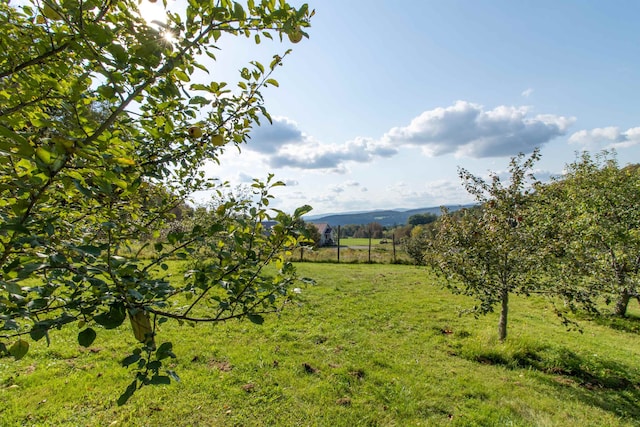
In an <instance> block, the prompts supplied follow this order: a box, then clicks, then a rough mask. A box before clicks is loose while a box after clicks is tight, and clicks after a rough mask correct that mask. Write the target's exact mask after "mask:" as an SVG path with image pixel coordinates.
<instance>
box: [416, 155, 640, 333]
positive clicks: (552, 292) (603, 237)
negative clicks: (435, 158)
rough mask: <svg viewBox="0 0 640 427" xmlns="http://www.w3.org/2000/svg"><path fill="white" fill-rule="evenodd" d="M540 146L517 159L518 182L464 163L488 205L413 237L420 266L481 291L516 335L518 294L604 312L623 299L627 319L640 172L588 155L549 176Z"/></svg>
mask: <svg viewBox="0 0 640 427" xmlns="http://www.w3.org/2000/svg"><path fill="white" fill-rule="evenodd" d="M538 158H539V151H538V150H536V151H534V153H533V154H532V155H531V156H530V157H529V158H526V159H525V156H524V155H520V156H518V157H515V158H513V159H512V161H511V164H510V168H509V172H510V177H509V183H508V185H505V184H503V183H502V181H501V180H500V178H499V177H498V176H497V175H496V174H493V175H492V176H491V179H490V181H489V182H487V181H485V180H484V179H482V178H480V177H477V176H474V175H472V174H471V173H469V172H468V171H466V170H464V169H461V170H460V178H461V179H462V181H463V183H464V185H465V188H466V189H467V191H468V192H469V193H470V194H472V195H473V196H474V197H475V198H476V200H477V201H478V202H479V203H480V205H479V206H478V207H477V208H475V209H466V210H462V211H459V212H455V213H452V214H450V213H449V212H447V211H446V210H445V211H444V212H443V215H442V216H441V218H440V219H439V220H438V221H437V222H435V223H434V224H433V225H432V226H430V227H426V228H425V229H424V230H422V231H421V232H419V233H415V234H414V235H413V236H412V237H411V238H410V239H408V240H407V241H406V243H405V248H406V251H407V252H408V253H409V254H410V255H411V257H412V258H413V259H414V261H415V262H416V263H417V264H428V265H431V266H433V267H435V268H436V270H437V271H439V272H440V273H441V274H442V276H443V278H444V284H445V285H446V286H447V287H449V288H450V289H451V290H452V291H454V292H457V293H463V294H466V295H470V296H473V297H475V298H476V300H477V301H478V305H477V306H475V307H474V308H473V311H474V312H475V313H477V314H486V313H488V312H491V311H493V310H494V308H495V307H496V306H499V307H500V313H501V317H500V320H499V326H498V332H499V337H500V339H502V340H503V339H505V338H506V334H507V318H508V309H509V296H510V295H512V294H520V295H531V294H533V293H537V294H544V295H546V296H548V297H549V298H550V299H551V301H552V302H553V303H554V306H555V307H556V310H557V313H558V315H559V316H561V317H562V318H563V319H564V321H565V323H566V324H571V322H569V320H568V319H567V318H566V317H565V315H564V312H565V311H566V310H567V309H569V310H573V311H575V310H576V309H578V308H583V309H586V310H588V311H593V312H595V311H597V310H598V305H599V303H601V302H602V301H604V302H606V303H609V302H611V301H614V300H615V308H614V312H615V313H616V314H617V315H620V316H624V315H625V313H626V311H627V306H628V304H629V301H630V299H631V298H637V297H638V296H639V294H638V280H640V275H639V274H638V273H639V272H640V256H639V255H638V254H640V209H639V208H638V206H640V204H639V203H640V191H638V190H639V189H640V175H639V174H638V169H637V167H625V168H620V167H619V166H618V164H617V161H616V160H615V156H613V155H612V154H610V153H607V152H603V153H601V154H599V155H598V156H596V157H595V158H594V157H592V156H591V155H590V154H588V153H584V154H583V155H582V156H581V157H580V158H579V159H577V160H576V161H575V162H574V163H572V164H571V165H569V166H568V167H567V172H566V173H565V174H564V175H563V176H562V177H559V178H557V179H555V180H553V181H552V182H550V183H546V184H543V183H541V182H539V181H537V180H536V179H535V177H534V176H533V175H532V174H531V170H532V168H533V165H534V163H535V161H537V160H538Z"/></svg>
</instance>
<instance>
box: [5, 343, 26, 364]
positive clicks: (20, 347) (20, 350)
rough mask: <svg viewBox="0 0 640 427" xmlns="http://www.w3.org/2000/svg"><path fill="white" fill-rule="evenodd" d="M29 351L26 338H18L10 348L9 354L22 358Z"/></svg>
mask: <svg viewBox="0 0 640 427" xmlns="http://www.w3.org/2000/svg"><path fill="white" fill-rule="evenodd" d="M28 351H29V343H28V342H27V341H25V340H21V339H20V340H18V341H16V342H15V343H13V345H12V346H11V347H10V348H9V354H10V355H12V356H13V357H15V358H16V360H20V359H22V358H23V357H24V356H25V355H26V354H27V352H28Z"/></svg>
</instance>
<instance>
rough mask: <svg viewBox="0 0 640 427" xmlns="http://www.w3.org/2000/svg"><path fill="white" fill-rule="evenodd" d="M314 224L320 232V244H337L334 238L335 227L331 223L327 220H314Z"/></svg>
mask: <svg viewBox="0 0 640 427" xmlns="http://www.w3.org/2000/svg"><path fill="white" fill-rule="evenodd" d="M313 225H315V226H316V228H317V229H318V232H319V233H320V243H319V244H318V246H332V245H335V244H336V243H335V240H334V238H333V228H331V226H330V225H329V224H327V223H326V222H318V223H315V222H314V223H313Z"/></svg>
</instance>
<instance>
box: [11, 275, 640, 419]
mask: <svg viewBox="0 0 640 427" xmlns="http://www.w3.org/2000/svg"><path fill="white" fill-rule="evenodd" d="M298 269H299V270H300V272H301V273H302V274H304V275H307V276H310V277H314V278H316V280H317V285H316V286H313V287H309V288H305V289H303V294H302V301H301V303H300V304H298V305H291V306H289V307H288V308H287V309H285V311H284V312H283V313H282V315H281V316H279V317H276V316H274V317H271V318H268V319H267V321H266V322H265V323H264V325H262V326H257V325H254V324H251V323H249V322H246V321H244V322H237V321H234V322H230V323H226V324H221V325H217V326H206V325H200V326H197V327H195V328H192V327H189V326H183V327H179V326H177V325H176V324H173V323H172V322H169V323H167V324H165V325H163V330H162V335H161V337H160V339H161V340H162V339H166V340H171V341H172V342H173V343H174V351H175V352H176V353H177V355H178V359H177V360H175V362H174V365H175V366H172V368H173V369H175V370H176V371H177V373H178V374H179V375H180V376H181V378H182V381H181V382H179V383H173V384H171V385H169V386H148V387H144V388H142V389H141V390H139V391H138V392H136V394H135V395H134V396H133V397H132V398H131V399H130V401H129V402H128V403H127V404H126V405H124V406H117V404H116V400H117V399H118V396H119V395H120V394H121V393H122V392H123V391H124V389H125V387H126V386H127V385H128V384H129V382H130V381H131V380H132V377H131V373H130V372H129V371H127V370H126V369H124V368H122V367H120V366H119V362H120V360H122V358H123V357H124V356H125V355H126V354H127V351H128V350H130V349H131V348H132V347H134V345H135V342H134V339H133V336H132V334H131V332H130V330H129V328H128V326H123V327H121V328H120V329H118V330H111V331H100V333H99V335H98V339H97V340H96V342H95V343H94V344H93V346H92V347H91V348H90V349H81V348H80V347H79V346H78V344H77V342H76V332H77V331H74V330H71V329H70V330H68V331H65V330H63V331H60V332H57V333H55V334H53V336H52V338H53V342H52V344H51V346H50V347H46V345H45V343H43V342H38V343H37V344H35V345H33V346H32V349H31V351H30V353H29V354H28V355H27V356H26V357H25V358H24V359H22V360H20V361H12V360H10V359H2V360H0V384H1V388H0V395H1V399H0V425H3V426H4V425H7V426H13V425H56V426H59V425H60V426H65V425H66V426H75V425H89V426H104V425H119V426H130V425H131V426H146V425H149V426H201V425H207V426H209V425H210V426H214V425H215V426H268V425H282V426H413V425H434V426H437V425H443V424H446V425H454V426H471V425H487V426H492V425H515V426H566V425H569V426H572V425H580V426H632V425H638V424H639V420H640V406H638V402H640V385H639V384H640V370H639V368H638V363H637V362H638V356H639V355H640V343H639V342H638V325H639V324H640V319H639V318H638V314H639V311H638V309H637V307H635V306H634V307H633V311H632V316H631V317H630V318H629V319H626V320H615V321H608V320H607V319H603V320H599V321H591V320H589V319H582V320H581V325H582V326H583V328H584V333H583V334H580V333H577V332H566V331H565V330H564V329H563V327H562V326H561V325H560V324H559V322H558V321H557V320H556V317H555V315H554V314H553V312H552V310H549V309H548V307H547V305H546V303H545V302H544V301H543V300H539V299H536V298H531V299H524V298H513V299H512V302H511V310H510V313H511V324H510V329H509V337H508V339H507V341H506V342H505V343H500V342H498V341H497V339H496V336H497V332H496V323H497V319H496V316H494V315H490V316H487V317H483V318H480V319H477V320H476V319H474V318H473V317H472V316H459V315H458V310H459V309H460V308H468V307H469V306H470V305H471V304H472V301H470V300H468V299H466V298H464V297H460V296H452V295H451V294H449V293H447V292H446V291H444V290H442V289H441V288H440V287H438V286H437V285H434V282H435V279H434V277H433V276H431V275H430V274H429V273H428V270H426V269H423V268H417V267H413V266H403V265H380V264H371V265H370V264H311V263H301V264H298Z"/></svg>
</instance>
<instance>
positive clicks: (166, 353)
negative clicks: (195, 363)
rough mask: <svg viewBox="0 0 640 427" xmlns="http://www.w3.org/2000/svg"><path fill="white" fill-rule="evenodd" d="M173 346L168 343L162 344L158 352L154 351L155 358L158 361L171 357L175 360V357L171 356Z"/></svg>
mask: <svg viewBox="0 0 640 427" xmlns="http://www.w3.org/2000/svg"><path fill="white" fill-rule="evenodd" d="M172 350H173V344H172V343H170V342H163V343H162V344H161V345H160V347H158V350H156V358H157V359H158V360H162V359H166V358H167V357H171V358H173V359H175V358H176V355H175V354H173V351H172Z"/></svg>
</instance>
